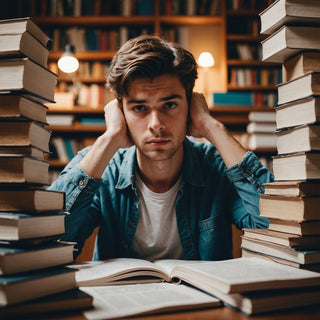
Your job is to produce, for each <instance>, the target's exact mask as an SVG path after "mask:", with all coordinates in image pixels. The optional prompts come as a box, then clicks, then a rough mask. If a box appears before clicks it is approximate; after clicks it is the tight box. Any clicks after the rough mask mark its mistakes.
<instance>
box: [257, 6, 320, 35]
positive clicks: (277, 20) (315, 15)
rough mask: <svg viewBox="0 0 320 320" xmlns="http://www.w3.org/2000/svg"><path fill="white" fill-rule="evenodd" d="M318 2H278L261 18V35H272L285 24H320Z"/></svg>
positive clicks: (269, 7)
mask: <svg viewBox="0 0 320 320" xmlns="http://www.w3.org/2000/svg"><path fill="white" fill-rule="evenodd" d="M319 9H320V6H319V2H318V1H317V0H304V1H301V0H277V1H274V2H273V3H272V4H271V5H270V6H268V7H267V8H266V9H265V10H263V11H262V12H261V13H260V14H259V16H260V23H261V26H260V33H262V34H271V33H273V32H275V31H276V30H277V29H279V28H280V27H281V26H283V25H284V24H290V23H295V24H303V25H306V24H311V25H313V24H320V13H319Z"/></svg>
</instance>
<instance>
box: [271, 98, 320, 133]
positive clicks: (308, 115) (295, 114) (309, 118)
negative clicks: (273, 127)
mask: <svg viewBox="0 0 320 320" xmlns="http://www.w3.org/2000/svg"><path fill="white" fill-rule="evenodd" d="M319 121H320V97H319V96H311V97H308V98H305V99H300V100H297V101H294V102H291V103H287V104H282V105H281V106H277V107H276V124H277V129H281V128H287V127H293V126H299V125H303V124H309V123H315V122H319Z"/></svg>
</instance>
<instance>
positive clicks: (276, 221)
mask: <svg viewBox="0 0 320 320" xmlns="http://www.w3.org/2000/svg"><path fill="white" fill-rule="evenodd" d="M260 18H261V33H263V34H269V36H268V37H267V38H266V39H265V40H264V41H262V60H264V61H267V62H280V63H282V79H283V82H282V83H281V84H280V85H279V86H278V104H277V106H276V107H275V111H276V132H275V135H276V142H277V151H278V154H277V155H276V156H274V157H273V159H272V160H273V172H274V176H275V181H274V182H272V183H267V184H265V185H264V188H265V194H263V195H261V196H260V212H261V216H263V217H267V218H269V222H270V223H269V228H268V229H252V230H249V229H245V230H243V237H242V244H241V247H242V254H243V256H260V257H263V258H266V259H272V260H275V261H277V262H279V263H283V264H287V265H291V266H294V267H297V268H305V269H310V270H315V271H320V211H319V208H320V180H319V179H320V124H319V120H320V51H319V50H320V1H316V0H277V1H275V2H274V3H273V4H271V5H270V6H269V7H268V8H267V9H266V10H264V11H263V12H262V13H261V14H260Z"/></svg>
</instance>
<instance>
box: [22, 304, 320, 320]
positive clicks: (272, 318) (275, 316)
mask: <svg viewBox="0 0 320 320" xmlns="http://www.w3.org/2000/svg"><path fill="white" fill-rule="evenodd" d="M27 319H29V318H27ZM32 319H37V320H39V319H41V320H86V318H85V317H84V316H83V315H82V314H81V313H80V312H77V313H76V312H74V313H69V314H66V313H64V314H61V315H60V316H59V315H55V316H47V317H44V316H43V315H42V316H39V317H37V318H32ZM129 319H130V320H168V319H170V320H320V301H319V305H318V306H316V307H312V308H310V307H308V308H297V309H291V310H289V311H278V312H273V313H269V314H267V315H257V316H250V317H248V316H245V315H244V314H242V313H240V312H237V311H235V310H232V309H230V308H228V307H219V308H212V309H205V310H195V311H186V312H177V313H166V314H159V315H150V316H143V317H133V318H128V320H129Z"/></svg>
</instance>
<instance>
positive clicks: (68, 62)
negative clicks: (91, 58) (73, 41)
mask: <svg viewBox="0 0 320 320" xmlns="http://www.w3.org/2000/svg"><path fill="white" fill-rule="evenodd" d="M58 68H59V69H60V70H61V71H62V72H65V73H73V72H75V71H77V70H78V68H79V61H78V59H77V58H76V57H75V55H74V49H73V47H72V46H70V45H66V48H65V52H64V53H63V54H62V56H61V58H60V59H59V60H58Z"/></svg>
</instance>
